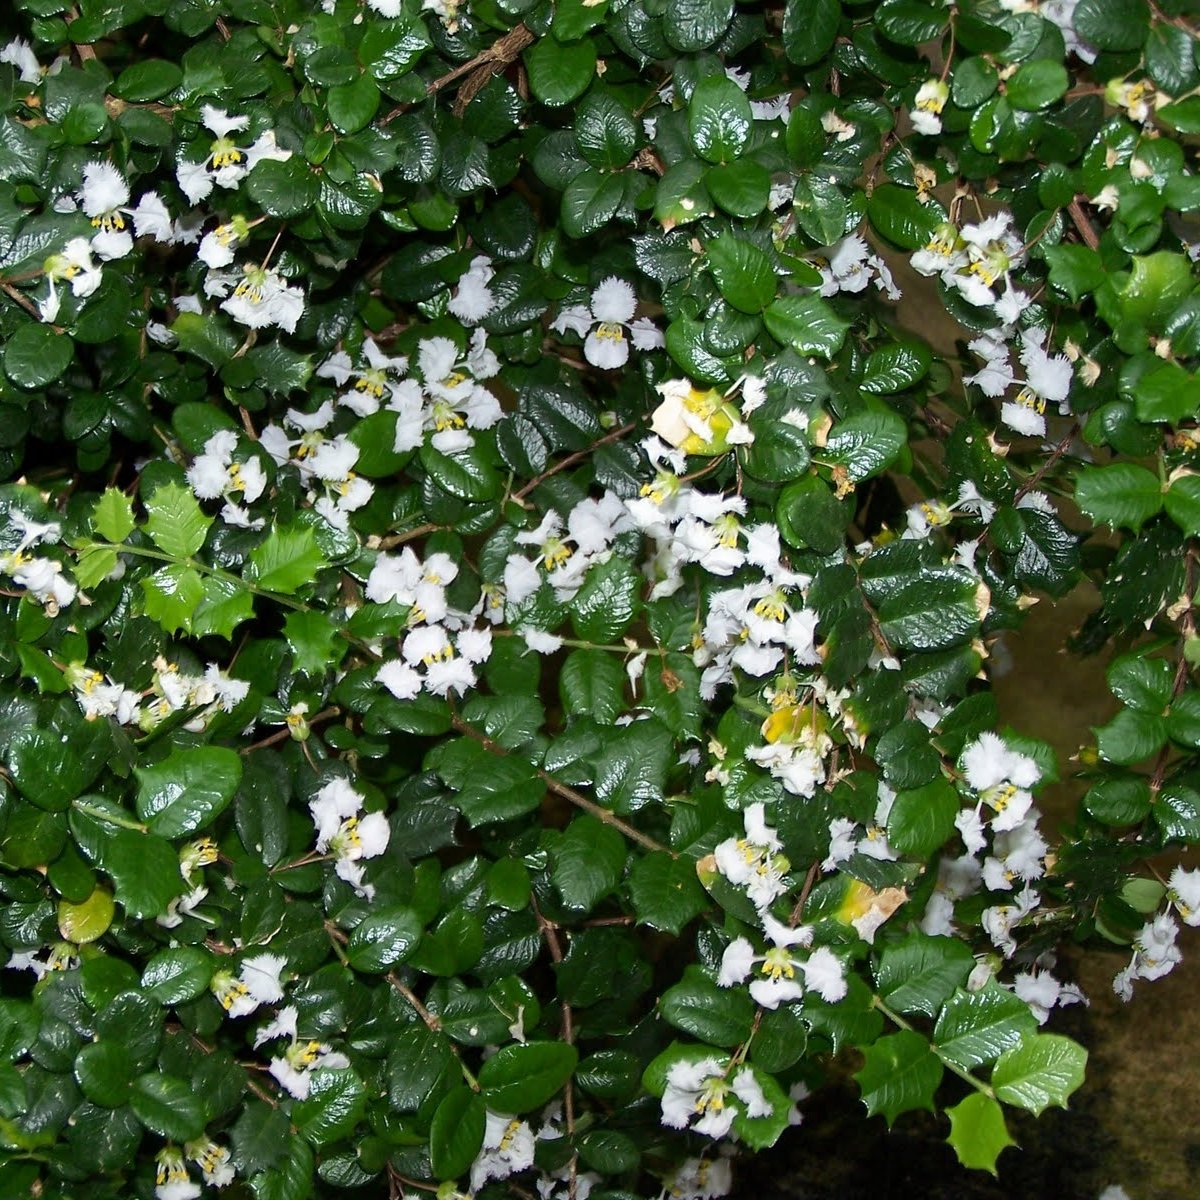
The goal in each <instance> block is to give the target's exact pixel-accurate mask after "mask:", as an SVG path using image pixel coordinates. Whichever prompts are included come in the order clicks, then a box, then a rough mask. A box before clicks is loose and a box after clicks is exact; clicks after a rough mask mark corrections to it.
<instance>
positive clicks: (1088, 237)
mask: <svg viewBox="0 0 1200 1200" xmlns="http://www.w3.org/2000/svg"><path fill="white" fill-rule="evenodd" d="M1067 212H1069V213H1070V214H1071V220H1072V221H1074V222H1075V228H1076V229H1078V230H1079V236H1080V237H1081V238H1083V240H1084V242H1085V244H1086V245H1087V246H1088V247H1089V248H1090V249H1092V250H1098V249H1099V248H1100V239H1099V237H1098V236H1097V235H1096V231H1095V229H1093V228H1092V223H1091V221H1089V220H1088V216H1087V213H1085V212H1084V211H1083V206H1082V205H1081V204H1080V203H1079V197H1078V196H1076V197H1075V199H1074V200H1072V201H1071V203H1070V204H1068V205H1067Z"/></svg>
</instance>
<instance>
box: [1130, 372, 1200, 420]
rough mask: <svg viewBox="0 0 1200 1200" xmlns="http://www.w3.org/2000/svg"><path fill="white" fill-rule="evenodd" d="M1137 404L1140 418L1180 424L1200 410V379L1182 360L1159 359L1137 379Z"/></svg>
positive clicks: (1135, 404)
mask: <svg viewBox="0 0 1200 1200" xmlns="http://www.w3.org/2000/svg"><path fill="white" fill-rule="evenodd" d="M1133 405H1134V410H1135V411H1136V413H1137V415H1138V420H1140V421H1167V422H1170V423H1172V424H1178V423H1179V422H1180V421H1183V420H1186V419H1188V418H1190V417H1194V416H1195V415H1196V413H1197V410H1200V381H1198V380H1197V379H1196V377H1195V376H1194V375H1191V374H1189V373H1188V372H1187V371H1185V370H1184V369H1183V368H1182V367H1181V366H1180V365H1179V364H1178V363H1157V364H1156V365H1155V366H1153V367H1152V368H1151V369H1150V370H1149V371H1147V372H1146V373H1145V374H1144V375H1143V376H1142V377H1141V378H1140V379H1139V380H1138V381H1137V387H1136V390H1135V392H1134V397H1133Z"/></svg>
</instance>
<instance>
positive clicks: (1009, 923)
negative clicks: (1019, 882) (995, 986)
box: [981, 885, 1041, 958]
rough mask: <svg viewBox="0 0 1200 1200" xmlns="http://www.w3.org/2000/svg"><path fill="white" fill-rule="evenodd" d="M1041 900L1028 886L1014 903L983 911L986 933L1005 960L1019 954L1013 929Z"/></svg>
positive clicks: (998, 905)
mask: <svg viewBox="0 0 1200 1200" xmlns="http://www.w3.org/2000/svg"><path fill="white" fill-rule="evenodd" d="M1040 899H1041V897H1040V896H1039V895H1038V894H1037V892H1035V891H1034V890H1033V889H1032V888H1031V887H1029V886H1028V885H1026V887H1025V889H1024V890H1023V891H1022V892H1021V893H1020V895H1019V896H1017V897H1016V900H1015V902H1014V903H1011V904H997V905H995V906H993V907H992V908H985V909H984V910H983V916H982V918H981V920H982V924H983V929H984V932H985V933H986V934H987V935H988V937H990V938H991V939H992V944H993V945H994V946H995V947H996V949H997V950H999V951H1000V952H1001V953H1002V954H1003V955H1004V957H1005V958H1011V957H1012V956H1013V955H1014V954H1015V953H1016V952H1017V943H1016V940H1015V939H1014V938H1013V936H1012V929H1013V928H1014V926H1016V925H1018V924H1019V923H1020V922H1021V920H1022V919H1023V918H1024V917H1027V916H1028V915H1029V914H1030V913H1031V912H1033V910H1034V909H1035V908H1037V906H1038V902H1039V900H1040Z"/></svg>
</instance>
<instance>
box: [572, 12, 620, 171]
mask: <svg viewBox="0 0 1200 1200" xmlns="http://www.w3.org/2000/svg"><path fill="white" fill-rule="evenodd" d="M555 19H556V20H557V16H556V18H555ZM575 140H576V142H577V143H578V145H579V152H580V154H582V155H583V157H584V158H586V159H587V160H588V162H590V163H591V164H592V166H594V167H600V168H602V169H604V170H609V171H615V170H618V169H620V168H621V167H623V166H625V165H626V164H627V163H628V162H629V159H630V156H631V155H632V154H633V152H634V149H635V148H636V147H637V143H638V127H637V125H636V124H635V123H634V120H633V117H632V116H630V114H629V111H628V110H627V109H626V108H625V106H624V105H623V104H621V103H620V102H619V101H618V100H617V99H616V98H615V97H614V96H611V95H609V94H608V93H607V92H599V91H595V90H593V91H591V92H589V93H588V94H587V95H586V96H585V97H584V98H583V100H582V102H581V103H580V105H579V107H578V108H577V109H576V111H575Z"/></svg>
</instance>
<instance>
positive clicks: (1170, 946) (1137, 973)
mask: <svg viewBox="0 0 1200 1200" xmlns="http://www.w3.org/2000/svg"><path fill="white" fill-rule="evenodd" d="M1178 936H1179V926H1178V925H1176V924H1175V921H1174V920H1173V919H1172V918H1171V917H1170V916H1169V915H1168V914H1167V913H1158V914H1156V915H1155V917H1154V918H1153V919H1152V920H1150V921H1148V922H1147V923H1146V924H1145V925H1143V926H1142V929H1141V932H1140V933H1139V934H1138V935H1137V937H1135V938H1134V939H1133V958H1132V959H1131V960H1130V962H1129V966H1127V967H1126V968H1125V969H1124V970H1123V971H1121V972H1120V973H1119V974H1118V975H1117V977H1116V978H1115V979H1114V980H1113V991H1115V992H1116V993H1117V995H1118V996H1120V997H1121V999H1122V1000H1126V1001H1128V1000H1129V999H1131V997H1132V996H1133V981H1134V980H1135V979H1161V978H1162V977H1163V976H1164V975H1166V974H1168V973H1169V972H1170V971H1172V970H1173V969H1174V967H1175V964H1176V963H1178V962H1181V961H1182V959H1183V954H1182V953H1181V951H1180V949H1179V947H1178V946H1176V945H1175V939H1176V938H1177V937H1178Z"/></svg>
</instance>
